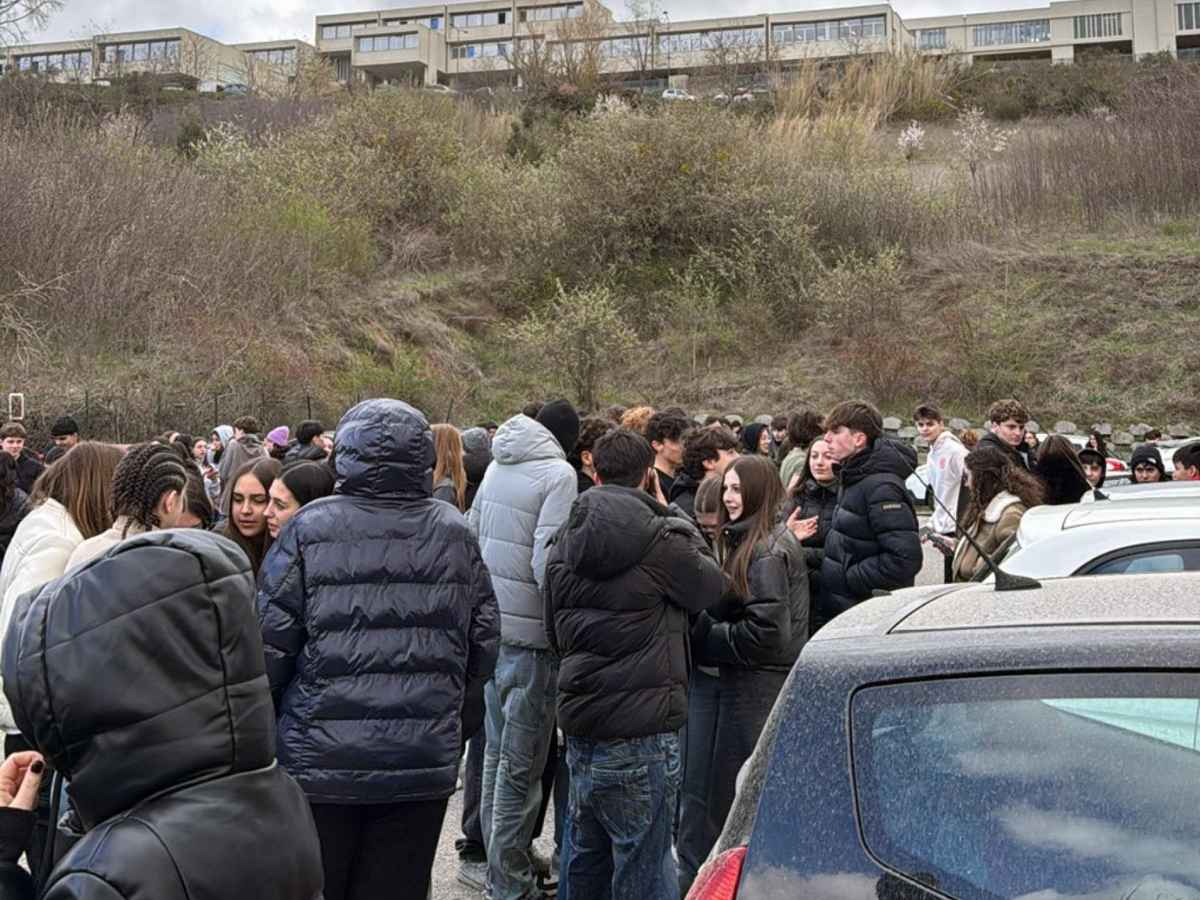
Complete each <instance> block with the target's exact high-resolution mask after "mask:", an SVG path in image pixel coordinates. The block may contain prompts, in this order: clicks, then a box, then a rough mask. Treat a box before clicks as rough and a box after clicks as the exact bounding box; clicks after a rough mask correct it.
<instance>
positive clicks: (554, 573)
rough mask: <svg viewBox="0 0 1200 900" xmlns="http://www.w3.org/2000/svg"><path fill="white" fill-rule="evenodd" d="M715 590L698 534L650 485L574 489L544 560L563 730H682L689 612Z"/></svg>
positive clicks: (712, 567) (639, 733)
mask: <svg viewBox="0 0 1200 900" xmlns="http://www.w3.org/2000/svg"><path fill="white" fill-rule="evenodd" d="M721 587H722V575H721V569H720V567H719V566H718V564H717V561H716V559H715V558H714V557H713V555H712V551H710V550H709V549H708V545H707V544H706V543H705V542H704V539H703V538H702V537H701V536H700V532H699V531H697V530H696V527H695V526H694V525H692V524H691V523H690V522H687V521H685V520H684V519H679V518H675V517H673V516H672V515H671V514H670V512H669V511H668V510H667V508H666V507H664V506H663V505H662V504H660V503H659V502H658V501H656V500H655V499H654V498H653V497H651V496H650V495H649V494H647V493H646V492H645V491H639V490H636V489H634V488H627V487H621V486H619V485H600V486H598V487H596V488H594V489H593V490H590V491H588V492H587V493H586V494H584V495H583V496H582V497H580V498H579V501H578V502H577V503H576V504H575V506H574V508H573V509H572V510H571V517H570V521H569V522H568V523H567V524H566V526H565V527H564V528H563V529H562V530H561V531H560V532H559V533H558V534H557V535H556V536H555V537H554V539H553V541H552V543H551V546H550V550H549V561H548V563H547V566H546V595H545V607H544V624H545V630H546V635H547V639H548V641H549V643H550V646H551V648H552V649H554V650H555V651H556V652H557V653H558V655H559V657H560V658H561V663H560V667H559V676H558V722H559V726H560V727H561V728H562V730H563V732H564V733H565V734H568V735H572V736H574V737H584V738H592V739H595V740H616V739H620V738H634V737H645V736H647V735H652V734H661V733H664V732H671V731H677V730H678V729H679V728H680V727H681V726H682V725H683V723H684V722H685V721H686V720H687V685H688V675H689V668H690V666H689V663H690V653H689V646H688V614H689V613H692V614H697V613H699V612H701V610H703V609H705V608H706V607H708V606H710V605H712V604H713V603H715V602H716V601H717V600H718V599H719V598H720V595H721Z"/></svg>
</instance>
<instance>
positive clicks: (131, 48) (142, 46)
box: [88, 38, 179, 68]
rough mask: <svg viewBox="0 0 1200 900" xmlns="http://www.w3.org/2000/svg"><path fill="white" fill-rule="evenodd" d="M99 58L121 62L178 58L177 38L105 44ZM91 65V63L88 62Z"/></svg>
mask: <svg viewBox="0 0 1200 900" xmlns="http://www.w3.org/2000/svg"><path fill="white" fill-rule="evenodd" d="M100 58H101V59H102V60H103V61H104V62H106V63H113V64H122V63H131V62H147V61H157V60H178V59H179V38H174V39H171V40H165V41H139V42H137V43H136V44H134V43H129V44H105V45H104V46H102V47H101V48H100ZM88 67H89V68H90V67H91V63H90V62H89V63H88Z"/></svg>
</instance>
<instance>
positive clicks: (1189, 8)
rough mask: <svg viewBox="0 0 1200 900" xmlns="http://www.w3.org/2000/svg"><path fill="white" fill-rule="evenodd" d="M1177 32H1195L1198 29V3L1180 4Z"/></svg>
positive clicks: (1199, 12)
mask: <svg viewBox="0 0 1200 900" xmlns="http://www.w3.org/2000/svg"><path fill="white" fill-rule="evenodd" d="M1177 9H1178V10H1179V30H1180V31H1196V30H1197V29H1200V3H1180V4H1179V6H1178V7H1177Z"/></svg>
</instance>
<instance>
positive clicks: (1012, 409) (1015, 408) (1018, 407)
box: [987, 397, 1029, 425]
mask: <svg viewBox="0 0 1200 900" xmlns="http://www.w3.org/2000/svg"><path fill="white" fill-rule="evenodd" d="M987 415H988V421H989V422H991V423H992V424H993V425H999V424H1000V423H1001V422H1007V421H1008V420H1009V419H1012V420H1013V421H1015V422H1016V423H1017V424H1018V425H1024V424H1026V423H1027V422H1028V421H1029V410H1027V409H1026V408H1025V405H1024V404H1023V403H1021V401H1020V400H1014V399H1013V398H1011V397H1009V398H1007V399H1005V400H997V401H996V402H995V403H993V404H992V405H991V406H989V407H988V412H987Z"/></svg>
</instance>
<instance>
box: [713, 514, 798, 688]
mask: <svg viewBox="0 0 1200 900" xmlns="http://www.w3.org/2000/svg"><path fill="white" fill-rule="evenodd" d="M747 525H748V523H734V524H731V525H727V526H726V527H725V529H724V530H723V531H722V533H721V534H722V537H723V538H724V540H725V542H726V545H727V546H728V547H729V548H730V552H733V549H734V548H736V547H737V546H738V544H739V543H740V542H741V539H742V536H743V534H744V532H745V529H746V527H747ZM746 574H747V580H748V581H749V585H750V598H749V599H748V600H743V599H742V598H741V597H739V596H738V595H737V594H735V593H734V592H733V589H732V586H727V587H726V590H725V596H724V597H722V598H721V602H720V603H718V604H716V605H714V606H712V607H710V608H709V609H708V610H707V611H706V612H704V613H702V614H701V616H700V620H699V622H697V623H696V628H695V630H694V632H693V635H694V638H695V640H696V642H697V645H698V648H699V652H700V653H701V654H702V655H703V657H704V659H705V661H706V662H708V663H711V664H714V665H722V666H736V667H738V668H743V669H769V670H774V671H781V672H787V671H789V670H790V669H791V668H792V663H794V662H795V661H796V657H797V656H799V655H800V651H801V650H802V649H803V647H804V644H805V642H806V641H807V640H808V616H809V580H808V563H807V562H806V561H805V558H804V549H803V548H802V547H801V546H800V544H799V543H798V542H797V541H796V539H795V538H794V537H792V534H791V532H790V531H788V530H787V527H786V526H785V525H780V526H779V527H778V528H776V529H775V530H774V531H773V532H772V533H771V534H770V535H769V536H768V538H767V539H766V540H765V541H761V542H760V543H759V545H758V546H757V547H755V548H754V555H753V556H752V557H751V559H750V568H749V571H748V572H747V573H746Z"/></svg>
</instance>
